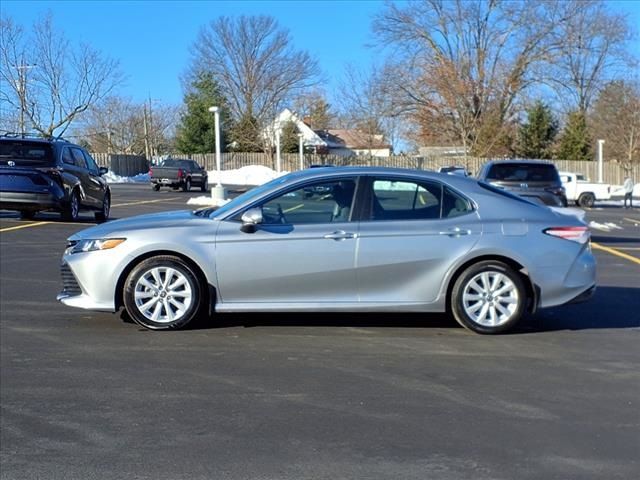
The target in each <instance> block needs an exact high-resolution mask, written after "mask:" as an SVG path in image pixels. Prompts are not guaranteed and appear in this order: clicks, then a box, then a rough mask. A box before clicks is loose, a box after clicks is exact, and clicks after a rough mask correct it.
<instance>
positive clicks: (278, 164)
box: [276, 124, 282, 173]
mask: <svg viewBox="0 0 640 480" xmlns="http://www.w3.org/2000/svg"><path fill="white" fill-rule="evenodd" d="M280 133H281V132H280V124H277V125H276V171H277V172H278V173H280V172H281V171H282V158H281V157H280Z"/></svg>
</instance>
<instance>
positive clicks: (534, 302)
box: [445, 254, 540, 313]
mask: <svg viewBox="0 0 640 480" xmlns="http://www.w3.org/2000/svg"><path fill="white" fill-rule="evenodd" d="M491 260H493V261H498V262H502V263H504V264H506V265H508V266H509V267H511V268H513V269H514V270H515V271H516V272H517V273H518V275H520V277H521V278H522V279H523V281H524V285H525V287H526V289H527V297H528V298H529V302H528V305H527V307H526V311H527V312H529V313H535V311H536V309H537V307H538V300H539V298H540V292H539V290H540V287H538V286H537V285H536V284H535V283H534V282H533V280H532V279H531V277H530V276H529V274H528V272H527V270H526V268H525V267H524V266H523V265H522V264H520V263H519V262H518V261H516V260H514V259H513V258H510V257H507V256H504V255H498V254H488V255H481V256H478V257H474V258H471V259H469V260H467V261H465V262H464V263H462V264H461V265H458V267H457V268H456V269H455V271H454V272H453V274H452V275H451V276H450V277H449V283H448V284H447V291H446V298H445V301H446V309H447V312H451V294H452V292H453V286H454V285H455V283H456V280H457V279H458V277H459V276H460V275H462V273H463V272H464V271H465V270H466V269H467V268H469V267H470V266H471V265H474V264H476V263H479V262H484V261H491Z"/></svg>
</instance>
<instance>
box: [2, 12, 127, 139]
mask: <svg viewBox="0 0 640 480" xmlns="http://www.w3.org/2000/svg"><path fill="white" fill-rule="evenodd" d="M0 29H1V33H0V78H1V79H2V82H0V100H1V101H2V103H3V107H5V108H8V109H13V110H14V111H18V112H19V118H20V122H19V123H20V124H19V125H18V128H19V129H21V131H22V132H24V131H25V130H35V131H37V132H39V133H40V134H42V135H44V136H47V137H52V136H60V135H62V134H64V132H65V131H66V130H67V129H68V128H69V126H70V125H71V123H72V122H73V121H74V120H75V119H76V118H77V116H78V115H79V114H81V113H82V112H84V111H86V110H87V109H88V108H89V107H90V106H91V105H94V104H95V103H96V102H98V101H99V100H100V99H101V98H104V97H105V96H106V95H108V94H109V93H110V92H111V91H112V90H113V89H114V87H115V86H116V85H117V84H118V83H119V82H120V80H121V78H122V77H121V75H120V73H119V70H118V62H116V61H115V60H112V59H109V58H107V57H104V56H103V55H102V54H101V53H100V52H98V51H97V50H94V49H93V48H92V47H90V46H89V45H87V44H77V45H76V44H71V43H70V42H69V41H68V40H67V39H66V38H65V36H64V34H63V33H62V32H61V31H59V30H56V28H55V26H54V24H53V18H52V16H51V14H48V15H46V16H45V17H44V18H42V19H41V20H38V21H37V22H35V23H34V25H33V29H32V32H31V34H30V35H25V32H24V30H23V28H22V27H21V26H19V25H17V24H16V23H14V21H13V20H12V19H11V18H9V17H2V19H0Z"/></svg>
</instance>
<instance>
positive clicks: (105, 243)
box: [65, 238, 126, 254]
mask: <svg viewBox="0 0 640 480" xmlns="http://www.w3.org/2000/svg"><path fill="white" fill-rule="evenodd" d="M125 240H126V238H99V239H86V240H78V241H75V242H69V244H68V245H67V249H66V251H65V253H67V254H71V253H80V252H95V251H96V250H109V249H111V248H115V247H117V246H118V245H120V244H121V243H122V242H124V241H125Z"/></svg>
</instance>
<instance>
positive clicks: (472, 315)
mask: <svg viewBox="0 0 640 480" xmlns="http://www.w3.org/2000/svg"><path fill="white" fill-rule="evenodd" d="M526 305H527V290H526V288H525V285H524V281H523V280H522V277H521V276H520V275H519V274H518V272H516V271H515V270H514V269H512V268H511V267H509V266H508V265H506V264H504V263H502V262H498V261H484V262H479V263H476V264H474V265H471V266H470V267H468V268H467V269H466V270H465V271H464V272H462V274H461V275H460V276H459V277H458V279H457V280H456V282H455V284H454V286H453V290H452V292H451V311H452V313H453V316H454V318H455V319H456V321H457V322H458V323H459V324H460V325H462V326H463V327H465V328H467V329H469V330H472V331H474V332H476V333H484V334H495V333H501V332H504V331H506V330H509V329H511V328H513V327H514V325H516V324H517V323H518V321H519V320H520V319H521V318H522V315H523V314H524V311H525V306H526Z"/></svg>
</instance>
